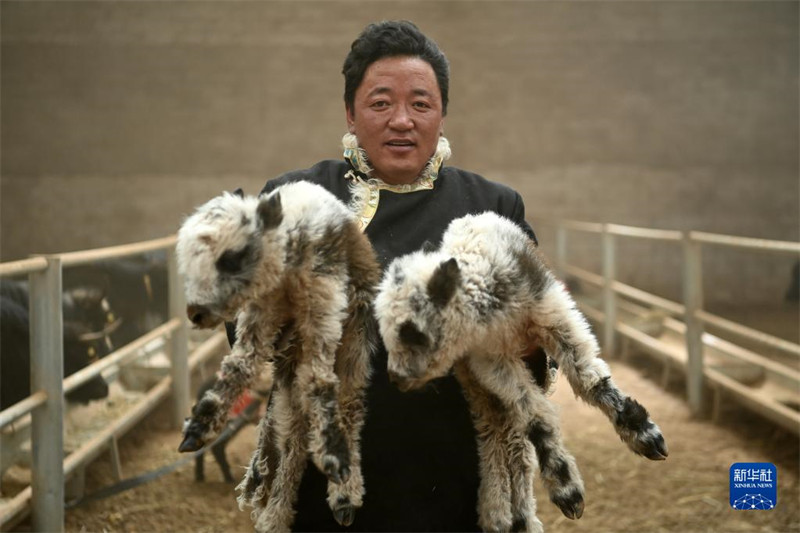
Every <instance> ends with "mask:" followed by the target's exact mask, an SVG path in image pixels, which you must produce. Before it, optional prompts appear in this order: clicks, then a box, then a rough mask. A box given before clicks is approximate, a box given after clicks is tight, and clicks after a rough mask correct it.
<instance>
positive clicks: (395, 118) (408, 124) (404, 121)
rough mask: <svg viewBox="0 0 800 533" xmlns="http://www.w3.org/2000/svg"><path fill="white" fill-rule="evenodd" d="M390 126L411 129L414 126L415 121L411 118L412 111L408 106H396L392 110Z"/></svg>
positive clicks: (398, 128)
mask: <svg viewBox="0 0 800 533" xmlns="http://www.w3.org/2000/svg"><path fill="white" fill-rule="evenodd" d="M389 127H391V128H393V129H396V130H410V129H411V128H413V127H414V121H413V120H412V118H411V113H410V112H409V109H408V108H406V106H401V105H400V106H395V108H394V109H393V110H392V116H391V118H390V120H389Z"/></svg>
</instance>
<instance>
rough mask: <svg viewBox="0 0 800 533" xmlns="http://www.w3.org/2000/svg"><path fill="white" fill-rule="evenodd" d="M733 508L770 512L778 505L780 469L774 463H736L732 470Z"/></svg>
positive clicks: (731, 490) (731, 491) (731, 493)
mask: <svg viewBox="0 0 800 533" xmlns="http://www.w3.org/2000/svg"><path fill="white" fill-rule="evenodd" d="M730 495H731V498H730V499H731V507H733V508H734V509H737V510H740V511H754V510H759V511H769V510H770V509H774V508H775V506H776V505H778V469H777V468H775V465H774V464H772V463H734V464H732V465H731V469H730Z"/></svg>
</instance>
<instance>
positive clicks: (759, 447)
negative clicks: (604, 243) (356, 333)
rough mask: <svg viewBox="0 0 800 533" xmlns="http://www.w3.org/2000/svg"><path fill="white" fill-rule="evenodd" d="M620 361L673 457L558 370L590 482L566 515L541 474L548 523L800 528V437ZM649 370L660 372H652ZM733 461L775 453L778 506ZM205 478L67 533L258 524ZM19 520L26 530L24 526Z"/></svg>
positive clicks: (178, 481)
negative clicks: (577, 508) (621, 427)
mask: <svg viewBox="0 0 800 533" xmlns="http://www.w3.org/2000/svg"><path fill="white" fill-rule="evenodd" d="M633 363H634V364H633V365H632V366H629V365H627V364H622V363H615V362H612V364H611V366H612V372H613V375H614V376H615V381H616V382H617V383H618V385H619V386H620V388H622V389H623V390H625V391H626V392H628V393H629V394H631V395H632V396H634V397H636V398H637V399H639V400H640V401H641V402H642V403H643V404H644V405H646V406H647V407H648V408H649V410H650V411H651V414H652V416H653V418H654V419H655V420H656V421H657V423H658V424H659V425H660V426H661V428H662V430H663V431H664V434H665V436H666V439H667V442H668V445H669V452H670V455H669V459H668V460H666V461H664V462H651V461H647V460H645V459H642V458H640V457H637V456H634V455H633V454H632V453H630V452H628V451H627V449H626V448H625V447H624V445H623V444H622V443H621V442H620V440H619V439H618V437H617V436H616V434H615V433H614V431H613V430H612V428H611V425H610V424H609V423H608V421H607V420H606V419H605V418H604V417H603V416H602V415H601V414H600V412H599V411H597V410H594V409H592V408H589V407H588V406H586V405H585V404H582V403H579V402H578V401H577V400H576V399H575V398H574V396H573V395H572V393H571V392H570V390H569V386H568V385H567V383H566V382H565V381H564V380H563V378H562V379H561V382H560V383H559V386H558V389H557V391H556V393H555V395H554V396H553V400H554V402H555V403H557V404H558V405H559V406H560V409H561V418H562V422H563V433H564V437H565V441H566V445H567V446H568V448H569V449H570V450H571V451H572V453H573V454H574V455H575V457H576V459H577V461H578V465H579V468H580V470H581V472H582V474H583V476H584V480H585V483H586V509H585V512H584V515H583V517H582V518H581V519H580V520H578V521H571V520H568V519H566V518H564V517H563V516H562V515H561V513H560V512H559V511H558V509H557V508H556V507H555V506H553V505H552V504H551V503H550V502H549V501H547V497H546V496H545V491H544V488H543V487H542V486H541V484H540V483H539V482H538V481H537V486H536V490H537V493H538V494H539V495H541V497H540V499H539V517H540V518H541V520H542V522H543V523H544V525H545V528H546V530H547V531H548V532H551V533H553V532H569V531H575V532H578V531H581V532H591V533H600V532H651V531H652V532H667V531H670V532H680V533H692V532H711V531H713V532H744V531H754V532H755V531H758V532H793V531H797V532H800V504H799V503H798V502H800V490H799V489H798V458H799V457H800V447H798V439H797V437H796V436H794V435H792V434H790V433H787V432H785V431H783V430H780V429H778V428H776V427H775V426H773V425H770V424H768V423H765V422H763V421H761V420H760V419H758V418H756V417H754V416H752V415H750V414H749V413H747V412H745V411H744V410H742V409H739V408H738V407H737V406H736V405H734V404H732V403H731V404H728V406H727V407H726V409H725V410H724V413H723V417H722V420H721V421H720V423H718V424H714V423H711V422H710V421H709V420H696V419H693V418H692V417H691V416H690V414H689V410H688V408H687V405H686V403H685V402H684V401H683V399H682V398H681V397H680V387H681V385H680V384H679V383H677V382H676V383H673V384H672V385H671V386H670V390H667V391H665V390H664V389H662V388H661V387H659V386H658V385H657V384H656V380H657V376H658V373H657V370H658V369H655V368H653V369H652V370H651V369H649V368H648V367H647V366H646V363H639V364H636V361H634V362H633ZM651 373H652V378H649V377H648V374H651ZM254 439H255V431H254V428H253V427H252V426H250V427H247V428H245V430H243V431H242V432H241V433H239V435H237V437H236V438H235V439H234V440H233V441H232V442H231V443H230V445H229V447H228V454H229V458H230V462H231V464H232V465H237V468H235V470H237V472H235V475H239V474H240V473H241V472H243V468H242V467H241V465H245V464H246V463H247V461H248V458H249V456H250V452H251V450H252V449H253V446H254ZM179 440H180V438H179V435H178V432H177V431H175V430H171V429H169V428H168V426H167V424H166V417H161V416H156V417H154V418H153V419H152V420H149V421H147V422H145V423H144V424H143V425H141V426H140V427H139V428H137V429H136V430H134V431H132V432H131V433H130V434H129V435H128V436H127V437H125V438H124V439H123V440H122V441H121V442H120V454H121V457H122V464H123V469H124V472H123V475H124V477H132V476H134V475H137V474H139V473H142V472H145V471H148V470H151V469H154V468H157V467H159V466H162V465H165V464H169V463H171V462H172V461H175V460H176V459H178V457H179V456H178V454H177V452H176V451H175V449H176V447H177V445H178V442H179ZM736 462H772V463H774V464H775V465H776V466H777V468H778V503H777V507H776V508H775V509H774V510H771V511H735V510H733V509H732V508H731V507H730V505H729V494H728V476H729V468H730V466H731V464H733V463H736ZM206 475H207V479H208V481H207V482H205V483H195V482H194V481H193V465H192V464H191V463H189V464H186V465H184V466H183V467H182V468H180V469H179V470H177V471H175V472H172V473H170V474H167V475H166V476H164V477H161V478H159V479H157V480H155V481H153V482H151V483H149V484H147V485H144V486H140V487H137V488H134V489H132V490H130V491H127V492H124V493H122V494H119V495H116V496H113V497H111V498H108V499H105V500H102V501H95V502H92V503H88V504H86V505H84V506H82V507H78V508H75V509H72V510H68V511H67V513H66V528H67V530H68V531H74V532H79V531H98V532H99V531H108V532H111V531H126V532H134V531H136V532H141V531H197V532H211V531H220V532H222V531H225V532H230V531H250V530H252V524H251V521H250V517H249V515H248V513H247V512H240V511H239V510H238V509H237V506H236V503H235V500H234V491H233V486H232V485H228V484H225V483H223V482H222V477H221V474H220V472H219V469H218V468H217V467H216V465H215V464H214V463H213V460H212V459H211V458H210V457H208V458H206ZM86 483H87V486H86V489H87V492H88V493H91V492H93V491H96V490H98V489H100V488H102V487H103V486H106V485H109V484H111V483H112V476H111V468H110V462H109V460H108V459H107V458H105V457H104V458H101V459H100V460H99V461H97V462H95V463H94V464H93V465H92V466H91V467H90V468H89V469H88V471H87V477H86ZM19 527H20V528H23V529H24V528H25V527H26V525H25V524H21V525H20V526H19Z"/></svg>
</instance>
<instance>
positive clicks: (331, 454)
mask: <svg viewBox="0 0 800 533" xmlns="http://www.w3.org/2000/svg"><path fill="white" fill-rule="evenodd" d="M177 257H178V265H179V269H180V271H181V273H182V275H183V276H184V280H185V288H186V301H187V313H188V315H189V319H190V320H191V321H192V323H194V324H195V325H196V326H197V327H200V328H212V327H215V326H217V325H219V324H220V323H221V322H222V321H232V320H236V343H235V344H234V345H233V348H232V351H231V353H230V354H229V355H227V356H226V357H225V358H224V359H223V361H222V369H221V370H222V372H221V375H220V378H219V379H218V381H217V383H216V384H215V385H214V387H213V388H212V389H210V390H209V391H208V392H206V394H205V395H204V396H203V398H202V399H201V400H200V401H199V402H198V403H197V404H196V405H195V406H194V408H193V409H192V416H191V418H189V419H187V421H186V423H185V425H184V439H183V441H182V442H181V445H180V447H179V450H180V451H184V452H187V451H194V450H198V449H200V448H201V447H202V446H203V445H204V444H206V443H209V442H210V441H211V440H212V439H213V437H214V436H215V435H216V434H218V433H219V431H220V430H221V428H222V427H223V425H224V423H225V421H226V417H227V416H228V411H229V409H230V407H231V404H232V402H233V401H234V400H235V399H236V398H238V397H239V395H240V394H241V393H242V392H243V391H244V390H245V388H247V387H249V386H251V385H252V384H253V381H254V380H255V378H256V377H257V376H258V374H259V372H260V371H261V370H262V369H263V368H264V367H265V365H271V366H272V370H273V383H274V385H273V390H272V397H271V400H270V405H269V407H268V410H267V414H266V415H265V417H264V418H263V419H262V421H261V423H260V424H259V437H258V446H257V449H256V451H255V453H254V455H253V459H252V461H251V464H250V466H249V468H248V471H247V473H246V474H245V478H244V480H243V481H242V483H241V484H240V485H239V487H238V488H239V490H240V491H241V494H240V496H239V504H240V506H244V505H251V506H252V507H253V508H254V511H253V519H254V520H255V522H256V524H255V525H256V529H257V530H259V531H285V530H288V529H289V528H290V527H291V524H292V522H293V519H294V503H295V500H296V497H297V489H298V487H299V484H300V480H301V477H302V474H303V470H304V469H305V465H306V460H307V458H308V457H309V455H310V458H311V460H312V461H313V463H314V465H315V466H316V467H317V468H318V469H319V470H320V471H322V472H323V473H324V474H325V475H326V476H327V477H328V480H329V483H328V504H329V506H330V508H331V510H332V511H333V514H334V517H335V518H336V520H337V521H338V522H339V523H341V524H343V525H349V524H350V523H352V521H353V518H354V513H355V510H356V509H357V508H359V507H361V505H362V501H363V495H364V483H363V478H362V474H361V466H360V447H359V442H360V431H361V427H362V425H363V421H364V415H365V412H364V405H363V403H364V392H365V389H366V386H367V383H368V380H369V375H370V366H369V365H370V363H369V359H370V354H371V350H372V346H373V345H374V342H373V341H374V337H375V336H376V335H377V332H376V331H375V326H374V318H373V316H372V300H373V298H374V292H375V287H376V286H377V283H378V281H379V279H380V268H379V266H378V263H377V261H376V259H375V256H374V253H373V251H372V247H371V246H370V244H369V241H368V240H367V239H366V237H365V236H364V235H363V234H362V233H361V232H360V231H359V229H358V226H357V224H356V222H355V218H354V216H353V215H352V214H351V213H350V211H349V210H348V209H347V207H346V206H345V205H344V204H342V203H341V202H339V201H338V200H337V199H336V198H335V197H334V196H333V195H331V194H330V193H329V192H327V191H325V190H324V189H323V188H321V187H319V186H317V185H313V184H310V183H307V182H297V183H292V184H287V185H283V186H281V187H279V188H277V189H276V190H275V191H273V192H272V193H271V194H269V195H262V196H260V197H258V198H256V197H244V195H242V194H241V192H240V191H237V193H235V194H230V193H225V194H223V195H222V196H219V197H217V198H214V199H212V200H211V201H209V202H208V203H206V204H205V205H203V206H201V207H199V208H198V209H197V211H196V212H195V213H194V214H193V215H191V216H190V217H189V218H188V219H187V220H186V221H185V223H184V224H183V226H182V227H181V229H180V231H179V233H178V243H177Z"/></svg>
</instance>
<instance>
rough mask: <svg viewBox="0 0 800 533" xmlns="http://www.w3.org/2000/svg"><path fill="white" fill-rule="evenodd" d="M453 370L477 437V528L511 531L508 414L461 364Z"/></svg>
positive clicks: (467, 367) (463, 362) (495, 398)
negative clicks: (462, 392)
mask: <svg viewBox="0 0 800 533" xmlns="http://www.w3.org/2000/svg"><path fill="white" fill-rule="evenodd" d="M454 370H455V375H456V378H457V379H458V381H459V383H460V384H461V388H462V389H463V391H464V396H465V398H466V399H467V402H468V403H469V406H470V411H471V413H472V420H473V423H474V425H475V432H476V434H477V443H478V456H479V458H480V465H479V471H480V485H479V486H478V525H480V527H481V529H482V530H484V531H497V532H506V531H511V530H512V526H513V525H514V519H513V513H512V508H511V506H512V498H511V478H510V475H509V468H508V455H507V449H506V441H507V438H506V436H507V434H508V432H509V430H510V427H509V423H508V420H507V415H508V413H507V412H506V410H505V407H504V406H503V405H502V402H501V401H500V400H499V399H498V398H497V397H496V396H494V395H493V394H492V393H490V392H489V391H487V390H486V389H485V388H484V387H483V386H482V385H481V384H480V383H479V382H478V380H477V379H476V378H475V376H474V374H473V372H472V371H471V370H470V368H469V365H468V364H467V363H466V362H465V361H463V360H462V361H459V362H458V363H456V364H455V367H454ZM531 490H532V489H531Z"/></svg>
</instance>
